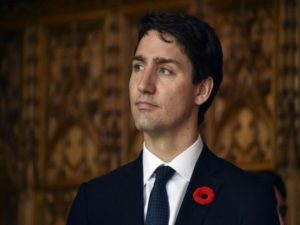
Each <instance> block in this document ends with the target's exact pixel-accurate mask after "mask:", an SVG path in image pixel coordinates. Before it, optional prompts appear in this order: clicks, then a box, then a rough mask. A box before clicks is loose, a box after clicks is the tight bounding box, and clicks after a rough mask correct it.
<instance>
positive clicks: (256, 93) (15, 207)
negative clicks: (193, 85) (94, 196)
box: [0, 0, 300, 225]
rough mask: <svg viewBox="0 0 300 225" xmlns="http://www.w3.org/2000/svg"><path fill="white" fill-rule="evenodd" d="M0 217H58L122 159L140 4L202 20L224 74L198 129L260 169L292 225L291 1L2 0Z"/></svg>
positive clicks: (136, 136) (297, 101)
mask: <svg viewBox="0 0 300 225" xmlns="http://www.w3.org/2000/svg"><path fill="white" fill-rule="evenodd" d="M0 4H1V6H0V225H7V224H9V225H40V224H43V225H60V224H65V218H66V215H67V213H68V210H69V207H70V204H71V202H72V200H73V197H74V194H75V193H76V189H77V187H78V185H79V184H80V183H81V182H83V181H86V180H88V179H91V178H92V177H95V176H99V175H101V174H104V173H106V172H108V171H110V170H112V169H114V168H116V167H117V166H119V165H122V164H124V163H126V162H128V161H129V160H131V159H133V158H134V157H135V156H136V155H137V154H138V153H139V151H140V149H141V143H142V136H141V134H140V133H138V132H137V131H136V130H135V128H134V125H133V123H132V119H131V117H130V109H129V102H128V94H127V93H128V79H129V75H130V69H131V68H130V67H131V57H132V53H133V49H134V45H135V40H136V23H137V21H138V20H139V18H140V17H141V16H142V15H143V14H144V13H145V12H147V11H149V10H168V11H185V12H188V13H191V14H193V15H196V16H198V17H200V18H203V19H205V20H207V21H208V22H209V23H210V24H211V25H212V26H213V27H214V28H215V29H216V31H217V33H218V35H219V37H220V39H221V42H222V45H223V49H224V63H225V65H224V82H223V85H222V88H221V90H220V93H219V95H218V96H217V99H216V101H215V103H214V104H213V106H212V108H211V109H210V111H209V112H208V113H207V115H206V121H205V124H204V126H203V129H202V133H203V135H204V136H205V138H206V141H207V143H208V144H209V146H211V148H212V149H213V150H215V152H216V153H217V154H218V155H220V156H221V157H224V158H226V159H228V160H230V161H232V162H234V163H235V164H237V165H238V166H240V167H242V168H244V169H246V170H252V171H257V170H262V169H271V170H275V171H277V172H278V173H280V174H281V175H282V176H283V178H284V180H285V182H286V184H287V188H288V204H289V211H288V222H289V224H290V225H300V203H299V200H300V194H299V193H300V50H299V48H300V28H299V24H300V15H299V12H300V2H299V0H289V1H283V0H282V1H281V0H267V1H251V0H243V1H237V0H230V1H219V0H210V1H201V0H189V1H185V0H176V1H171V0H160V1H154V0H152V1H137V0H136V1H134V0H126V1H118V0H111V1H95V0H87V1H68V0H63V1H58V0H52V1H44V2H41V1H21V0H20V1H2V2H1V3H0Z"/></svg>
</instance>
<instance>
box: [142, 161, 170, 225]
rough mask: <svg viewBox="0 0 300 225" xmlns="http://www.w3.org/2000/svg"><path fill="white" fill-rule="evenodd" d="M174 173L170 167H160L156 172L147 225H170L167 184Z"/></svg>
mask: <svg viewBox="0 0 300 225" xmlns="http://www.w3.org/2000/svg"><path fill="white" fill-rule="evenodd" d="M174 172H175V171H174V170H173V169H172V168H171V167H169V166H159V167H158V168H157V169H156V170H155V174H156V176H155V183H154V186H153V189H152V191H151V194H150V197H149V203H148V210H147V216H146V222H145V225H168V223H169V201H168V195H167V190H166V183H167V182H168V180H169V179H170V178H171V177H172V176H173V174H174Z"/></svg>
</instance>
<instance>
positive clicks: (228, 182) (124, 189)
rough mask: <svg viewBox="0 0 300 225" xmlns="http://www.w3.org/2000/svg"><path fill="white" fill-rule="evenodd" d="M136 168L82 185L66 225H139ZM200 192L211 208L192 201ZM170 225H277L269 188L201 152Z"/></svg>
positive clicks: (139, 170)
mask: <svg viewBox="0 0 300 225" xmlns="http://www.w3.org/2000/svg"><path fill="white" fill-rule="evenodd" d="M187 163H188V162H187ZM142 167H143V164H142V157H141V155H140V157H139V158H138V159H137V160H135V161H133V162H131V163H129V164H127V165H125V166H123V167H121V168H119V169H117V170H115V171H113V172H111V173H109V174H107V175H105V176H103V177H100V178H97V179H94V180H92V181H89V182H87V183H84V184H82V185H81V186H80V188H79V191H78V193H77V196H76V198H75V200H74V202H73V206H72V208H71V211H70V214H69V218H68V221H67V225H143V224H144V213H143V210H144V208H143V168H142ZM202 186H208V187H210V188H211V189H213V190H214V193H215V199H214V201H213V202H212V203H211V204H208V205H200V204H198V203H196V202H195V201H194V199H193V192H194V190H195V189H197V188H198V187H202ZM176 225H279V222H278V215H277V212H276V200H275V195H274V190H273V187H272V186H271V185H270V184H267V183H265V182H264V181H263V180H261V179H260V178H257V177H256V176H254V175H252V174H249V173H246V172H243V171H242V170H240V169H238V168H237V167H235V166H233V165H232V164H230V163H228V162H226V161H225V160H223V159H221V158H218V157H217V156H215V155H214V154H213V153H212V152H211V151H210V150H209V149H208V148H207V147H206V146H205V147H204V149H203V152H202V154H201V155H200V157H199V159H198V161H197V163H196V166H195V169H194V172H193V175H192V178H191V181H190V183H189V186H188V188H187V191H186V194H185V197H184V200H183V203H182V205H181V208H180V210H179V213H178V217H177V220H176Z"/></svg>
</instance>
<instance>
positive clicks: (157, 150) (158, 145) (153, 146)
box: [144, 127, 199, 162]
mask: <svg viewBox="0 0 300 225" xmlns="http://www.w3.org/2000/svg"><path fill="white" fill-rule="evenodd" d="M198 135H199V133H198V127H195V128H193V129H190V130H187V131H186V132H179V133H176V132H168V133H167V134H156V135H151V134H149V133H144V140H145V144H146V146H147V148H148V149H149V150H150V151H151V152H152V153H153V154H154V155H156V156H157V157H158V158H160V159H161V160H162V161H164V162H170V161H172V160H173V159H174V158H175V157H176V156H178V155H179V154H180V153H182V152H183V151H184V150H185V149H187V148H188V147H189V146H191V145H192V144H193V143H194V142H195V141H196V140H197V138H198Z"/></svg>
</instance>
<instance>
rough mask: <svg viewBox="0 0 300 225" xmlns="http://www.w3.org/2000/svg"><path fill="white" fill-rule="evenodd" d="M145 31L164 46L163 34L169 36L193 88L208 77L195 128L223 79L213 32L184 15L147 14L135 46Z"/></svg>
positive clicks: (201, 23)
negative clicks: (177, 45)
mask: <svg viewBox="0 0 300 225" xmlns="http://www.w3.org/2000/svg"><path fill="white" fill-rule="evenodd" d="M149 30H156V31H158V32H159V33H160V34H161V37H162V39H163V40H164V41H166V42H168V40H166V39H164V38H163V34H164V33H168V34H171V35H172V36H174V37H175V38H176V40H177V41H178V42H179V43H180V44H181V45H182V47H183V48H184V51H185V53H186V55H187V57H188V58H189V60H190V61H191V64H192V66H193V72H192V82H193V83H194V84H195V83H199V82H201V81H203V80H204V79H206V78H208V77H209V76H210V77H212V79H213V82H214V86H213V89H212V93H211V95H210V97H209V98H208V100H207V101H206V102H205V103H204V104H203V105H201V106H200V108H199V113H198V124H200V123H201V122H202V121H203V120H204V114H205V112H206V111H207V109H208V108H209V106H210V105H211V103H212V101H213V99H214V97H215V95H216V94H217V92H218V89H219V87H220V84H221V82H222V78H223V54H222V47H221V43H220V41H219V39H218V37H217V35H216V33H215V31H214V29H213V28H212V27H210V26H209V25H208V24H207V23H206V22H204V21H201V20H200V19H198V18H197V17H195V16H190V15H187V14H184V13H180V12H177V13H166V12H150V13H147V14H146V15H145V16H144V17H143V18H142V19H141V21H140V24H139V27H138V42H137V46H138V44H139V42H140V41H141V39H142V38H143V36H144V35H145V34H146V33H147V32H148V31H149Z"/></svg>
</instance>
